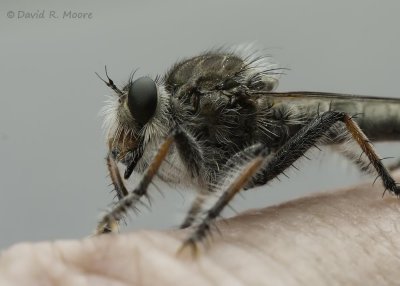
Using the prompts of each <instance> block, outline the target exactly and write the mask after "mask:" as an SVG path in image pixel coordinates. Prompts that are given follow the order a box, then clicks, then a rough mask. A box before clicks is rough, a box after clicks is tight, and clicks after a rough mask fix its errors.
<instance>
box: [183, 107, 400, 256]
mask: <svg viewBox="0 0 400 286" xmlns="http://www.w3.org/2000/svg"><path fill="white" fill-rule="evenodd" d="M337 122H342V123H344V125H345V127H346V129H347V130H348V132H349V133H350V135H351V136H352V138H353V140H355V142H356V143H357V144H358V145H359V146H360V148H361V149H362V150H363V152H364V153H365V154H366V156H367V157H368V159H369V160H370V162H371V164H372V166H373V167H374V168H375V170H376V172H377V173H378V175H379V176H380V177H381V179H382V182H383V185H384V187H385V190H387V189H388V190H390V191H391V192H392V193H394V194H396V195H399V194H400V189H399V187H398V186H397V184H396V182H395V181H394V179H393V178H392V177H391V175H390V174H389V172H388V171H387V169H386V168H385V167H384V165H383V164H382V162H381V160H380V158H379V157H378V155H377V154H376V152H375V150H374V148H373V147H372V145H371V143H370V142H369V140H368V138H367V137H366V136H365V134H364V133H363V132H362V131H361V129H360V128H359V127H358V125H357V123H356V122H355V121H354V120H353V119H352V118H351V117H350V116H349V115H347V114H346V113H342V112H337V111H327V112H325V113H323V114H321V115H318V116H317V117H316V118H314V119H313V120H312V121H311V122H309V123H308V124H307V125H305V126H304V127H303V128H302V129H300V130H299V131H298V132H297V133H296V134H295V135H294V136H292V137H291V138H290V139H289V140H288V141H287V142H286V143H285V144H284V145H283V146H282V147H281V148H280V149H279V150H278V151H277V152H276V153H274V154H271V155H269V153H268V152H267V149H261V150H259V151H256V152H254V153H253V155H252V156H250V157H249V158H248V159H247V160H246V162H245V163H244V164H242V166H243V168H242V171H241V172H240V173H238V174H237V175H236V176H235V177H233V178H232V179H231V180H230V184H229V185H227V188H226V189H225V190H224V192H223V194H222V195H221V196H220V198H219V199H218V201H217V202H216V203H215V204H214V205H213V206H212V207H211V208H210V209H209V210H208V211H207V212H206V214H205V216H204V218H203V219H202V221H201V222H200V223H199V224H198V225H197V226H196V227H195V230H194V232H193V233H192V234H191V235H190V236H189V237H188V238H187V239H186V240H185V241H184V243H183V245H182V248H181V249H183V248H185V247H187V246H189V247H192V248H193V249H194V250H196V249H197V248H196V244H197V242H201V241H202V240H203V239H204V238H205V237H206V236H207V234H208V233H209V231H210V226H211V223H212V222H213V221H214V219H215V218H217V217H218V216H219V215H220V213H221V212H222V210H223V209H224V207H225V206H226V205H228V204H229V202H230V201H231V200H232V199H233V197H234V196H235V195H236V194H237V193H238V192H239V191H240V190H241V189H243V188H244V187H246V188H247V187H251V186H254V185H262V184H266V183H268V182H269V181H271V180H272V179H274V178H276V177H277V176H278V175H280V174H282V173H283V172H284V171H285V170H286V169H287V168H288V167H290V166H291V165H292V164H293V163H294V162H295V161H296V160H298V159H299V158H301V157H302V156H304V154H305V153H306V152H307V151H308V150H309V149H310V148H312V147H314V146H316V144H318V143H319V140H320V139H321V138H323V137H324V136H326V135H327V133H328V132H329V130H330V128H331V127H332V126H333V125H334V124H335V123H337ZM255 150H257V149H255ZM268 155H269V156H268Z"/></svg>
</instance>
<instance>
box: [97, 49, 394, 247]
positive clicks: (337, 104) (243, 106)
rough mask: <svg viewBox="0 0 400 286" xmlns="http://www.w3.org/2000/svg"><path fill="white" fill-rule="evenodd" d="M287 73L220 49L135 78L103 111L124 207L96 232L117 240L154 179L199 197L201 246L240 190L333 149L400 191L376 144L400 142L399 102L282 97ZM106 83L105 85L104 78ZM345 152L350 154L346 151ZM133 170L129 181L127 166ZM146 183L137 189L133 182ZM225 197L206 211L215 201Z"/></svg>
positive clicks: (194, 220)
mask: <svg viewBox="0 0 400 286" xmlns="http://www.w3.org/2000/svg"><path fill="white" fill-rule="evenodd" d="M283 71H284V69H282V68H280V67H279V66H278V65H276V64H275V63H273V62H272V61H271V59H270V58H269V57H266V56H262V55H261V56H260V55H257V53H253V52H246V50H240V49H236V50H235V49H232V50H224V49H218V50H212V51H207V52H204V53H202V54H200V55H197V56H194V57H191V58H187V59H184V60H181V61H179V62H177V63H176V64H174V65H173V66H172V67H171V68H170V69H169V70H168V71H167V72H166V73H165V74H164V75H163V76H158V77H156V78H155V79H152V78H150V77H139V78H137V79H134V78H133V76H131V77H130V79H129V81H128V83H127V84H126V85H125V86H124V87H122V88H119V87H117V86H116V85H115V84H114V82H113V81H112V80H111V79H110V78H109V77H108V75H107V70H106V76H107V80H103V81H104V82H105V83H106V84H107V86H109V87H110V88H112V90H113V91H114V92H115V95H114V96H113V97H112V98H111V99H110V100H109V101H108V103H107V106H106V107H105V108H104V110H103V111H104V116H105V121H104V127H105V128H106V132H107V142H108V149H109V152H108V155H107V158H106V160H107V166H108V170H109V173H110V176H111V180H112V183H113V185H114V187H115V191H116V195H117V197H118V199H119V201H118V202H116V203H115V204H114V206H113V207H112V209H111V210H110V211H109V212H108V213H106V214H105V215H104V216H103V218H102V219H101V221H100V222H99V224H98V227H97V231H96V232H97V233H98V234H101V233H107V232H112V231H115V230H116V229H117V227H118V223H119V222H120V221H121V220H122V219H123V218H124V216H125V215H126V213H127V212H128V211H129V210H132V209H135V207H136V206H137V205H138V203H140V202H141V201H140V200H141V198H142V197H143V196H147V194H148V186H149V184H150V183H151V182H152V180H153V178H154V177H155V176H158V177H159V178H160V179H161V180H163V181H166V182H168V183H173V184H185V185H187V186H190V187H191V188H193V189H196V190H197V191H198V196H197V198H196V199H195V200H194V202H193V204H192V206H191V208H190V210H189V212H188V214H187V216H186V218H185V219H184V221H183V223H182V225H181V227H182V228H186V227H189V226H192V225H194V229H193V232H192V233H191V235H190V236H189V237H188V238H187V239H186V240H185V242H184V244H183V245H184V246H186V245H191V246H195V245H196V243H197V242H199V241H202V240H203V239H204V238H205V237H206V235H207V234H208V232H209V231H210V225H211V224H212V222H213V221H214V220H215V219H216V218H217V217H218V216H219V214H220V213H221V211H222V210H223V209H224V207H225V206H227V205H228V203H229V202H230V201H231V200H232V199H233V197H234V196H235V195H236V194H237V193H238V192H240V191H241V190H245V189H250V188H253V187H255V186H260V185H264V184H266V183H268V182H270V181H271V180H273V179H274V178H276V177H277V176H279V175H281V174H284V171H285V170H286V169H287V168H289V167H291V166H293V167H294V165H293V164H294V163H295V162H296V161H297V160H298V159H300V158H302V157H303V156H305V153H306V152H307V151H308V150H309V149H310V148H313V147H317V148H318V146H319V145H320V146H321V145H330V146H332V147H334V149H335V150H337V151H339V152H342V153H343V154H344V155H345V156H346V157H348V158H350V159H351V160H352V161H353V162H355V163H356V165H357V166H358V167H359V168H360V169H361V170H362V171H365V172H371V173H375V174H376V175H377V176H378V177H379V178H380V179H381V181H382V184H383V186H384V188H385V190H388V191H389V192H390V193H392V194H395V195H397V196H399V194H400V189H399V187H398V186H397V185H396V182H395V181H394V179H393V178H392V176H391V175H390V173H389V172H388V170H387V168H386V167H385V166H384V165H383V164H382V162H381V159H380V157H379V156H378V155H377V153H376V152H375V150H374V148H373V146H372V145H371V143H370V141H369V139H368V138H373V139H374V140H376V141H383V140H400V100H398V99H392V98H377V97H361V96H356V95H346V94H336V93H325V92H275V91H274V90H275V88H276V87H277V85H278V80H279V76H280V75H281V74H282V72H283ZM100 78H101V77H100ZM343 146H344V147H343ZM118 166H120V168H121V167H122V168H123V169H124V172H123V174H122V173H121V172H120V171H119V167H118ZM133 171H135V172H138V173H140V174H142V177H141V179H140V181H139V182H137V183H136V187H135V188H134V189H133V190H128V189H127V188H126V186H125V184H124V180H128V179H129V177H130V176H131V174H132V172H133ZM210 194H213V195H214V196H215V195H216V196H217V199H216V200H215V202H214V204H213V206H212V207H211V208H208V209H204V201H205V198H207V196H208V195H210Z"/></svg>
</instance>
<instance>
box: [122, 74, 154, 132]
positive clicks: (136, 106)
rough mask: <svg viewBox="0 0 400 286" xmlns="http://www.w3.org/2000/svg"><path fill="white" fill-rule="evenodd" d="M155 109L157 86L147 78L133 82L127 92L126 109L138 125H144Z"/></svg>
mask: <svg viewBox="0 0 400 286" xmlns="http://www.w3.org/2000/svg"><path fill="white" fill-rule="evenodd" d="M156 107H157V86H156V84H155V82H154V81H153V80H152V79H151V78H149V77H141V78H138V79H137V80H135V81H134V82H133V83H132V84H131V86H130V87H129V91H128V108H129V111H130V112H131V114H132V116H133V118H134V119H135V120H136V122H137V123H139V124H140V125H144V124H146V123H147V122H148V121H149V120H150V118H151V117H152V116H153V115H154V112H155V111H156Z"/></svg>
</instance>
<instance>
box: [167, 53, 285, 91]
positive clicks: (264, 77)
mask: <svg viewBox="0 0 400 286" xmlns="http://www.w3.org/2000/svg"><path fill="white" fill-rule="evenodd" d="M279 70H280V68H279V67H278V65H277V64H276V63H274V62H272V60H271V58H270V57H266V56H262V55H260V54H259V53H258V52H257V51H256V50H254V48H249V47H247V48H243V47H236V48H232V49H225V50H224V49H219V50H214V51H209V52H206V53H203V54H201V55H199V56H196V57H193V58H189V59H185V60H182V61H180V62H178V63H176V64H175V65H174V66H173V67H172V68H171V69H170V70H169V71H168V72H167V73H166V75H165V76H164V80H165V83H166V88H167V90H168V91H169V92H170V93H171V94H172V95H174V96H176V97H179V98H181V97H185V96H186V97H187V96H190V95H191V94H205V93H207V92H213V91H216V90H221V91H232V90H235V88H237V87H241V88H242V89H243V88H245V89H249V90H253V91H255V90H258V91H261V90H262V91H272V90H274V89H275V88H276V87H277V85H278V79H279V75H280V72H279Z"/></svg>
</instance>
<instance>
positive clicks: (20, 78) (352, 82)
mask: <svg viewBox="0 0 400 286" xmlns="http://www.w3.org/2000/svg"><path fill="white" fill-rule="evenodd" d="M398 3H399V2H398V1H366V0H360V1H196V2H194V1H180V2H178V1H159V2H155V1H129V2H128V1H126V2H122V1H113V2H111V1H107V3H106V2H104V1H103V3H101V1H92V2H91V3H89V2H85V3H83V2H82V1H79V2H73V1H64V4H60V3H58V4H48V3H47V4H46V3H45V2H44V1H34V2H33V1H18V2H17V1H4V0H3V1H2V2H1V4H0V7H1V13H0V31H1V34H0V36H1V37H0V39H1V40H0V41H1V55H0V57H1V65H0V80H1V95H0V192H1V197H0V248H4V247H6V246H9V245H11V244H12V243H15V242H19V241H26V240H31V241H37V240H44V239H59V238H80V237H83V236H86V235H88V234H89V233H90V232H91V231H92V230H93V229H94V227H95V225H96V220H97V218H98V216H99V214H100V213H101V211H102V210H104V208H105V207H106V206H107V205H108V204H109V203H110V202H111V200H112V197H113V195H112V194H110V193H109V190H110V187H108V186H107V185H108V184H109V179H108V178H106V168H105V161H104V155H105V152H106V146H105V141H104V138H103V134H102V130H101V118H100V117H99V116H98V112H99V110H100V108H101V107H102V105H103V101H104V100H105V99H106V97H105V96H104V95H105V94H111V91H110V90H109V89H108V88H106V86H105V85H104V84H103V83H102V82H101V81H100V80H99V79H98V78H97V77H96V76H95V75H94V71H98V72H100V73H102V72H103V67H104V65H105V64H107V65H108V68H109V73H110V74H111V76H112V78H113V79H114V80H115V81H116V82H117V83H123V82H125V81H126V80H127V79H128V77H129V74H130V72H131V71H132V70H133V69H135V68H137V67H139V68H140V70H139V72H138V73H137V75H138V76H139V75H146V74H150V75H156V74H157V73H163V72H164V71H166V69H167V68H168V67H169V66H170V65H171V64H172V63H173V62H174V61H175V60H177V59H179V58H182V57H185V56H191V55H195V54H196V53H198V52H200V51H203V50H205V49H209V48H211V47H218V46H221V45H225V44H227V45H230V44H237V43H248V42H254V41H256V42H257V44H258V46H259V47H261V48H265V49H266V52H267V53H269V54H272V55H274V57H275V58H276V59H277V61H278V62H280V63H281V65H282V66H284V67H289V68H290V69H291V70H290V71H288V75H287V76H284V77H283V78H282V80H281V84H280V87H279V90H321V91H332V92H347V93H356V94H365V95H376V96H391V97H399V96H400V95H399V92H398V90H399V88H398V83H399V75H400V55H399V53H400V41H399V27H400V20H399V17H398V13H399V11H400V10H399V8H400V7H399V4H398ZM43 9H44V10H45V19H18V15H17V13H18V11H24V12H35V11H37V10H40V11H42V10H43ZM10 10H11V11H14V12H15V13H16V15H15V17H14V18H8V17H7V12H8V11H10ZM51 10H54V11H56V13H57V15H58V16H59V17H60V18H58V19H49V18H48V13H49V12H50V11H51ZM69 10H72V11H76V12H91V13H92V15H93V16H92V19H86V20H79V19H62V14H63V12H64V11H69ZM396 147H398V146H397V145H395V146H394V147H391V148H388V145H386V144H385V145H379V146H378V149H379V151H380V152H381V154H382V156H397V155H399V152H398V148H396ZM312 158H313V159H314V160H312V161H311V162H309V161H303V162H302V163H301V164H300V166H301V167H302V168H301V169H302V170H301V172H297V171H294V170H291V171H289V175H290V179H286V178H282V182H277V181H275V182H273V183H272V184H271V185H270V186H269V187H268V188H259V189H258V190H257V191H254V192H247V193H246V194H245V195H244V197H242V198H241V197H238V198H237V199H236V200H235V203H234V204H233V205H234V207H235V208H236V209H237V210H238V211H241V210H244V209H247V208H250V207H261V206H266V205H268V204H273V203H277V202H281V201H284V200H287V199H290V198H294V197H298V196H302V195H304V194H306V193H310V192H316V191H322V190H328V189H333V188H336V187H338V186H345V185H348V184H352V183H355V182H358V181H361V180H368V179H370V178H365V177H362V176H360V175H359V174H358V172H357V171H355V170H354V169H353V168H352V167H351V165H348V164H345V163H343V161H342V160H341V159H340V158H339V159H338V157H337V156H329V155H327V154H326V152H322V153H321V152H313V154H312ZM160 186H161V187H162V189H163V190H164V192H163V193H164V195H165V198H163V197H162V196H161V195H159V194H154V196H153V197H154V201H153V208H152V211H151V212H148V211H146V210H143V212H142V214H141V216H140V217H138V218H136V217H134V218H133V219H132V220H131V221H130V227H131V228H143V227H146V228H167V227H171V226H176V225H178V224H179V222H180V220H181V219H182V217H183V216H184V212H185V210H186V208H187V207H188V203H189V202H190V199H191V195H190V192H189V190H180V191H179V192H176V191H175V190H170V189H168V188H167V187H165V186H163V185H162V184H160ZM226 214H227V215H230V214H232V213H231V212H227V213H226Z"/></svg>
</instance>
